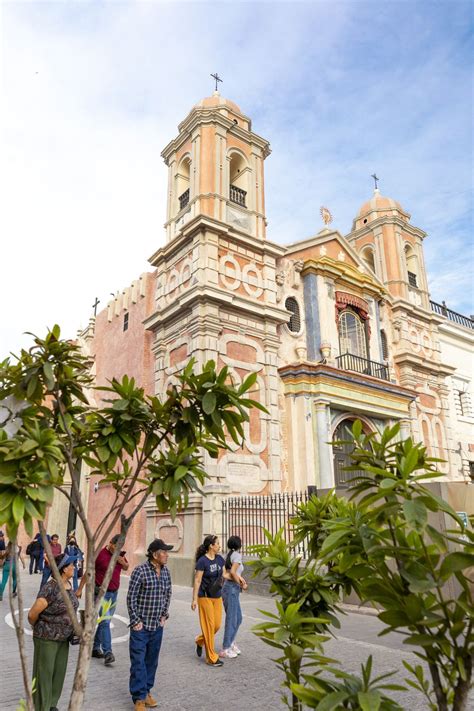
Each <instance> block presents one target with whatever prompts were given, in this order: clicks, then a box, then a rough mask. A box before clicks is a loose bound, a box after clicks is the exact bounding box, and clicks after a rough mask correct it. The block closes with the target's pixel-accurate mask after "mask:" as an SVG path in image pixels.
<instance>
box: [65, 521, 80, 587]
mask: <svg viewBox="0 0 474 711" xmlns="http://www.w3.org/2000/svg"><path fill="white" fill-rule="evenodd" d="M64 552H65V553H67V555H69V556H72V557H73V558H75V559H76V560H75V563H74V576H73V578H72V587H73V590H74V592H75V591H76V590H77V588H78V587H79V569H80V568H82V562H83V560H84V554H83V552H82V551H81V549H80V548H79V546H78V545H77V541H76V536H75V535H74V533H70V534H69V536H68V539H67V544H66V547H65V548H64Z"/></svg>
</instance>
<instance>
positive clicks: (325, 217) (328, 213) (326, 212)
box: [319, 206, 332, 227]
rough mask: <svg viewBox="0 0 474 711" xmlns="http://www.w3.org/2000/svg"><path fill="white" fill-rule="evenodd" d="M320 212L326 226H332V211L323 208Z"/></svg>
mask: <svg viewBox="0 0 474 711" xmlns="http://www.w3.org/2000/svg"><path fill="white" fill-rule="evenodd" d="M319 212H320V213H321V217H322V218H323V222H324V224H325V225H326V227H327V226H328V225H329V224H331V222H332V215H331V211H330V210H329V209H328V208H327V207H324V206H321V209H320V210H319Z"/></svg>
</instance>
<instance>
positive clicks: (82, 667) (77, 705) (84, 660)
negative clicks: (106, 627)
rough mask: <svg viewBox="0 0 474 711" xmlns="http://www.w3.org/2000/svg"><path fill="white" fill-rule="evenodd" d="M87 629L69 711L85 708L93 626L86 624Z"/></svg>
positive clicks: (80, 652)
mask: <svg viewBox="0 0 474 711" xmlns="http://www.w3.org/2000/svg"><path fill="white" fill-rule="evenodd" d="M87 627H89V630H88V631H85V632H84V635H83V639H82V641H81V645H80V648H79V656H78V659H77V666H76V673H75V674H74V683H73V686H72V692H71V697H70V699H69V706H68V711H81V709H82V708H83V706H84V696H85V693H86V686H87V677H88V675H89V667H90V663H91V654H92V625H87V623H86V628H87Z"/></svg>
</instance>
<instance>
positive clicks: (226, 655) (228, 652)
mask: <svg viewBox="0 0 474 711" xmlns="http://www.w3.org/2000/svg"><path fill="white" fill-rule="evenodd" d="M236 656H237V652H234V650H233V649H232V648H231V647H229V649H221V651H220V652H219V657H221V659H235V658H236Z"/></svg>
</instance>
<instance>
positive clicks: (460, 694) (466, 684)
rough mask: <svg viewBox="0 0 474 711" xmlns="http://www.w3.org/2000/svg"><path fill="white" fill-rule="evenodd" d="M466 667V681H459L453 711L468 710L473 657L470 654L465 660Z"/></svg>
mask: <svg viewBox="0 0 474 711" xmlns="http://www.w3.org/2000/svg"><path fill="white" fill-rule="evenodd" d="M464 666H465V668H466V680H465V681H464V680H463V679H459V681H458V683H457V684H456V689H455V692H454V701H453V711H464V709H465V708H467V701H468V698H467V697H468V694H469V689H470V688H471V679H472V655H471V654H468V655H467V657H465V658H464Z"/></svg>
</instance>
